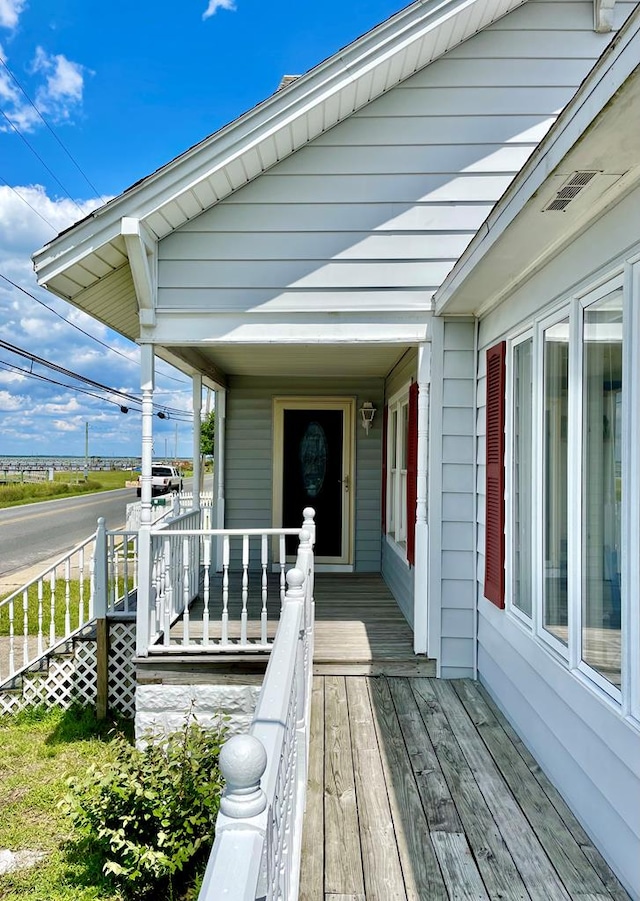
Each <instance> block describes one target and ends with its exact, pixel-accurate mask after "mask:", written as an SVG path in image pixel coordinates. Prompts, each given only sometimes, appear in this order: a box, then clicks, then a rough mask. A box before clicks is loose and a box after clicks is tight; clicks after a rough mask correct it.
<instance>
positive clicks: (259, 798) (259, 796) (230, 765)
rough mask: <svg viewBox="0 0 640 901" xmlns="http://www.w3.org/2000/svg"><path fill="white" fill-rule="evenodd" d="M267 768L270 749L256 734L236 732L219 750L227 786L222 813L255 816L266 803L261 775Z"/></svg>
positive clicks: (233, 816) (237, 816) (236, 815)
mask: <svg viewBox="0 0 640 901" xmlns="http://www.w3.org/2000/svg"><path fill="white" fill-rule="evenodd" d="M266 768H267V752H266V751H265V749H264V745H263V744H262V742H261V741H260V740H259V739H258V738H254V736H253V735H234V736H232V737H231V738H230V739H229V741H227V742H226V743H225V744H224V745H223V747H222V750H221V751H220V772H221V773H222V775H223V776H224V780H225V783H226V788H225V790H224V794H223V796H222V798H221V800H220V813H222V814H224V816H227V817H231V818H232V819H234V820H235V819H245V818H246V817H255V816H258V814H259V813H262V811H263V810H264V809H265V808H266V806H267V796H266V795H265V793H264V792H263V790H262V788H261V787H260V779H261V778H262V775H263V774H264V771H265V770H266Z"/></svg>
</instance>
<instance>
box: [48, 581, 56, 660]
mask: <svg viewBox="0 0 640 901" xmlns="http://www.w3.org/2000/svg"><path fill="white" fill-rule="evenodd" d="M49 591H50V593H51V597H50V598H49V612H50V614H51V622H50V623H49V647H51V646H52V645H54V644H55V643H56V569H55V566H54V568H53V569H52V570H51V577H50V579H49Z"/></svg>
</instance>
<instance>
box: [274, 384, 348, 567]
mask: <svg viewBox="0 0 640 901" xmlns="http://www.w3.org/2000/svg"><path fill="white" fill-rule="evenodd" d="M355 409H356V398H355V397H332V396H324V395H322V396H318V395H314V396H311V397H309V396H306V397H305V396H302V395H293V396H290V397H274V398H273V412H272V418H273V482H272V484H273V497H272V508H271V509H272V511H273V515H272V521H273V527H274V528H276V529H277V528H281V527H282V488H283V467H284V411H285V410H341V411H342V414H343V433H342V477H343V484H344V479H345V477H347V478H348V485H349V489H348V495H347V498H346V502H344V503H343V505H342V554H341V555H340V557H317V558H316V563H317V564H318V565H317V566H316V569H318V570H320V571H322V569H324V570H325V571H334V572H340V571H342V572H352V571H353V562H354V561H353V556H354V553H353V552H354V547H355V534H354V533H355V494H356V492H355V470H356V466H355V462H356V461H355V444H356V442H355V432H354V429H355ZM344 494H345V492H344V490H343V498H344ZM300 515H301V516H302V510H301V511H300Z"/></svg>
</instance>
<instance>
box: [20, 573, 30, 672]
mask: <svg viewBox="0 0 640 901" xmlns="http://www.w3.org/2000/svg"><path fill="white" fill-rule="evenodd" d="M28 662H29V589H28V588H25V590H24V591H23V592H22V665H23V666H26V665H27V663H28Z"/></svg>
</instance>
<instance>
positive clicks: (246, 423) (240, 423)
mask: <svg viewBox="0 0 640 901" xmlns="http://www.w3.org/2000/svg"><path fill="white" fill-rule="evenodd" d="M300 395H302V396H304V395H309V396H313V395H328V396H336V397H355V398H356V408H359V407H360V406H362V403H363V402H364V401H365V400H367V401H372V402H373V403H374V405H375V406H376V407H377V408H378V409H379V410H380V409H381V408H382V402H383V381H382V379H360V380H358V379H331V378H326V379H313V380H308V379H296V380H295V382H292V381H291V380H289V379H280V380H278V379H255V378H246V377H244V378H243V377H234V378H231V379H230V382H229V391H228V395H227V417H226V457H225V459H226V466H225V517H226V526H227V527H228V528H232V529H236V528H243V527H245V528H247V527H255V528H260V527H266V528H271V525H272V500H273V497H272V484H273V468H272V459H273V456H272V455H273V428H272V423H273V419H272V416H273V414H272V406H273V398H274V397H281V396H289V397H291V396H300ZM356 415H359V414H357V413H356ZM381 422H382V417H381V416H379V418H378V419H377V420H376V422H374V425H373V427H372V428H371V430H370V431H369V435H368V436H367V435H366V434H365V432H364V429H363V428H362V427H360V426H359V423H358V421H356V423H355V426H354V427H355V438H356V454H355V467H356V472H355V488H356V501H355V520H356V522H355V570H356V572H380V567H381V561H380V533H381V529H380V473H381V459H380V454H381V438H382V433H381V428H380V425H381ZM301 513H302V511H301Z"/></svg>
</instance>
